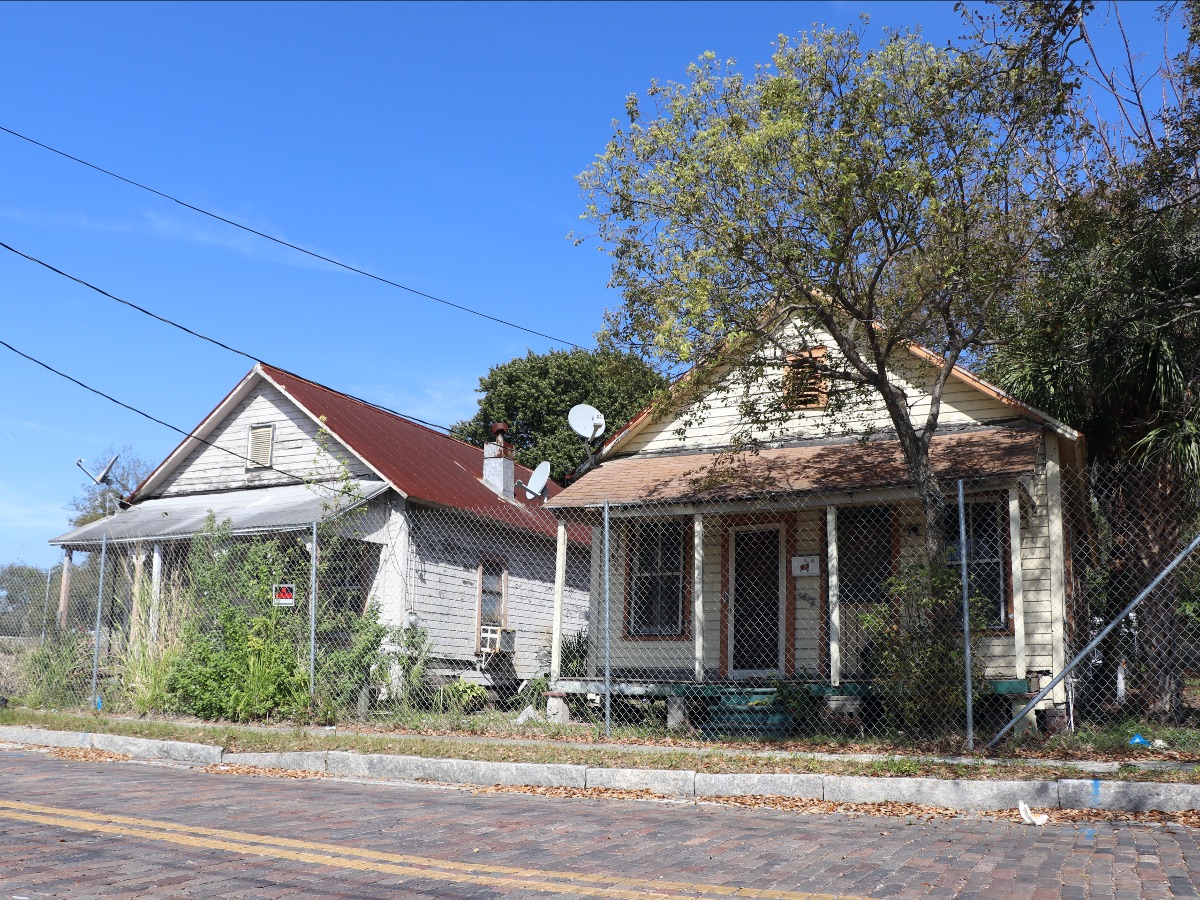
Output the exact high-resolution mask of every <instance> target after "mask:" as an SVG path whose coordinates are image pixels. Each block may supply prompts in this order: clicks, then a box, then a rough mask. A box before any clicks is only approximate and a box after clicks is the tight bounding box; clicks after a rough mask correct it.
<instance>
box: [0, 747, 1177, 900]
mask: <svg viewBox="0 0 1200 900" xmlns="http://www.w3.org/2000/svg"><path fill="white" fill-rule="evenodd" d="M1198 836H1200V832H1197V831H1192V830H1188V829H1184V828H1181V827H1178V826H1171V827H1165V828H1164V827H1157V826H1143V825H1117V826H1110V825H1089V826H1051V827H1046V828H1043V829H1036V828H1030V827H1025V826H1020V825H1015V824H1010V823H1007V822H994V821H988V820H985V819H960V820H953V821H935V822H929V823H921V822H917V821H914V820H903V819H886V818H874V817H849V816H840V815H828V816H811V815H801V814H796V813H786V812H781V811H753V810H742V809H731V808H725V807H719V806H713V805H707V804H701V805H693V804H682V803H675V804H671V803H653V802H637V801H613V800H605V801H597V800H580V799H552V798H546V797H538V796H531V795H525V794H472V793H470V792H469V791H464V790H455V789H445V788H437V787H426V786H404V785H389V784H361V783H353V782H346V781H335V780H332V779H325V780H303V781H297V780H289V779H282V778H260V777H246V776H228V775H209V774H203V773H200V772H196V771H192V770H187V769H181V768H169V767H160V766H148V765H139V764H134V763H91V762H68V761H63V760H55V759H50V758H48V757H47V756H45V755H44V754H40V753H34V752H26V751H6V752H0V900H9V898H13V897H18V898H29V900H33V898H40V897H47V896H51V897H63V896H69V897H247V898H248V897H354V898H359V897H381V898H382V897H405V896H428V897H453V898H458V897H463V898H466V897H500V896H504V897H552V896H559V897H562V896H567V897H570V896H592V897H641V896H647V895H650V894H654V893H657V894H659V895H665V896H699V897H710V896H711V897H719V896H731V895H732V896H758V897H772V896H779V897H788V896H790V897H792V898H799V897H802V896H804V895H806V894H811V895H818V896H819V895H833V896H842V897H1012V898H1022V900H1027V898H1036V900H1050V898H1058V897H1069V898H1075V897H1130V898H1134V897H1169V896H1179V897H1195V896H1197V891H1196V885H1197V884H1198V883H1200V881H1198V877H1200V847H1198V845H1197V837H1198Z"/></svg>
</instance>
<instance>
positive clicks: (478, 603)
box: [475, 555, 508, 653]
mask: <svg viewBox="0 0 1200 900" xmlns="http://www.w3.org/2000/svg"><path fill="white" fill-rule="evenodd" d="M488 565H494V566H496V567H498V568H499V570H500V624H499V625H492V624H491V623H490V622H489V623H486V624H487V625H488V627H489V628H500V629H505V628H507V627H508V560H507V559H505V558H504V557H502V556H489V555H485V556H481V557H480V558H479V564H478V565H477V566H476V567H475V652H476V653H479V652H482V650H483V627H484V624H485V623H484V621H483V574H484V568H485V567H486V566H488Z"/></svg>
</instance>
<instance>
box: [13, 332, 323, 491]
mask: <svg viewBox="0 0 1200 900" xmlns="http://www.w3.org/2000/svg"><path fill="white" fill-rule="evenodd" d="M0 347H6V348H7V349H9V350H11V351H12V352H13V353H15V354H17V356H20V357H22V358H24V359H27V360H29V361H30V362H31V363H33V364H34V365H38V366H41V367H42V368H43V369H45V370H46V371H47V372H53V373H54V374H55V375H57V376H58V377H59V378H65V379H66V380H67V381H69V382H71V383H72V384H75V385H78V386H79V387H81V388H83V389H84V390H85V391H90V392H91V393H93V394H95V395H96V396H98V397H103V398H104V399H105V400H107V401H109V402H110V403H115V404H116V405H117V406H120V407H121V408H122V409H127V410H129V411H130V412H132V413H136V414H137V415H139V416H141V417H142V418H143V419H149V420H150V421H151V422H154V423H155V424H156V425H162V426H163V427H164V428H169V429H171V431H174V432H176V433H177V434H182V435H183V436H184V437H185V438H195V439H196V440H197V441H200V442H201V443H202V444H207V445H208V446H209V447H214V448H216V449H217V450H221V451H223V452H225V453H228V454H229V455H230V456H233V457H235V458H237V459H240V460H242V461H243V462H249V463H252V462H254V460H252V459H250V458H249V457H248V456H243V455H242V454H240V453H238V452H237V451H236V450H230V449H229V448H228V447H222V446H220V445H218V444H214V443H213V442H212V441H210V440H208V439H207V438H202V437H200V436H199V435H197V434H195V433H194V432H191V431H184V430H183V429H182V428H179V427H177V426H175V425H172V424H171V423H170V422H164V421H163V420H162V419H159V418H157V417H156V416H152V415H150V413H148V412H144V411H143V410H140V409H138V408H137V407H136V406H130V405H129V404H128V403H125V402H124V401H121V400H118V399H117V398H116V397H114V396H112V395H111V394H106V393H104V391H102V390H100V389H99V388H94V387H92V386H91V385H90V384H84V383H83V382H82V381H80V380H79V379H78V378H74V377H72V376H70V375H68V374H67V373H66V372H62V371H60V370H58V369H56V368H54V366H52V365H50V364H49V363H45V362H42V361H41V360H40V359H38V358H37V357H35V356H30V355H29V354H28V353H24V352H22V351H20V350H18V349H17V348H16V347H14V346H13V345H12V344H10V343H8V342H7V341H4V340H0ZM271 469H272V471H274V472H278V473H279V474H280V475H286V476H287V477H288V478H294V479H295V480H296V481H299V482H301V483H302V484H312V485H316V486H318V487H323V488H325V489H326V490H328V491H332V492H333V493H336V494H341V493H342V491H341V490H338V489H335V488H331V487H329V486H328V485H326V484H322V483H321V482H319V481H315V480H313V479H311V478H306V477H305V476H303V475H297V474H295V473H294V472H288V471H285V470H283V469H280V468H277V467H274V466H272V467H271Z"/></svg>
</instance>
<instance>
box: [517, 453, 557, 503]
mask: <svg viewBox="0 0 1200 900" xmlns="http://www.w3.org/2000/svg"><path fill="white" fill-rule="evenodd" d="M549 480H550V463H549V462H547V461H546V460H543V461H542V462H540V463H538V467H537V468H536V469H534V470H533V474H532V475H530V476H529V483H528V484H523V483H522V482H520V481H518V482H517V484H519V485H521V487H523V488H525V496H526V497H527V498H528V499H530V500H532V499H533V498H534V497H540V496H542V492H543V491H544V490H546V482H547V481H549Z"/></svg>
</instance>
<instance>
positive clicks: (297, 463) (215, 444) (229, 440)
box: [154, 382, 370, 497]
mask: <svg viewBox="0 0 1200 900" xmlns="http://www.w3.org/2000/svg"><path fill="white" fill-rule="evenodd" d="M255 425H274V426H275V428H274V445H273V447H272V452H271V467H270V468H262V467H250V466H249V465H248V463H247V461H246V456H247V449H248V440H249V435H250V428H251V427H252V426H255ZM318 430H319V429H318V426H317V425H316V423H315V422H313V420H312V419H311V418H309V417H308V415H306V414H305V413H304V411H303V410H301V409H299V408H297V406H296V405H295V404H294V403H293V402H292V401H291V400H289V399H288V398H287V397H286V396H284V394H283V393H282V392H281V391H280V390H279V389H278V388H276V387H275V386H274V385H271V384H267V383H266V382H262V383H260V384H259V385H257V386H256V387H255V388H254V389H253V390H252V391H251V392H250V393H249V394H248V395H247V396H246V398H245V399H244V400H242V402H241V403H239V404H238V405H237V406H236V407H234V409H233V410H232V411H231V412H230V413H229V415H227V416H226V417H225V419H224V420H223V421H222V422H221V423H220V424H218V425H217V426H216V428H214V429H213V431H212V433H211V434H210V435H209V436H208V441H209V443H208V444H203V445H201V446H199V447H197V448H196V449H195V450H194V451H192V453H191V454H190V455H189V456H188V457H187V458H186V459H185V460H183V461H182V462H181V463H180V464H179V465H178V466H177V467H176V468H175V470H174V471H172V472H171V473H170V474H169V475H168V476H167V477H166V478H165V479H164V480H163V483H162V484H161V485H160V486H159V488H158V490H157V491H156V492H155V493H154V496H156V497H166V496H172V495H178V494H194V493H203V492H205V491H214V490H221V491H228V490H236V489H240V488H250V487H267V486H271V485H278V484H295V483H296V478H295V477H292V476H300V477H303V478H337V477H338V476H340V475H341V474H342V472H343V471H344V470H343V466H344V467H345V470H346V471H349V473H350V474H351V475H356V476H360V475H367V474H370V470H369V469H367V467H366V466H364V465H363V464H362V463H361V462H360V461H359V460H358V459H357V458H356V457H354V456H352V455H351V454H350V453H347V452H346V451H345V450H344V449H342V448H341V447H340V446H337V445H336V442H334V441H333V440H332V439H328V440H327V441H326V447H327V449H322V448H321V446H320V444H318V442H317V434H318ZM285 473H287V474H285Z"/></svg>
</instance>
